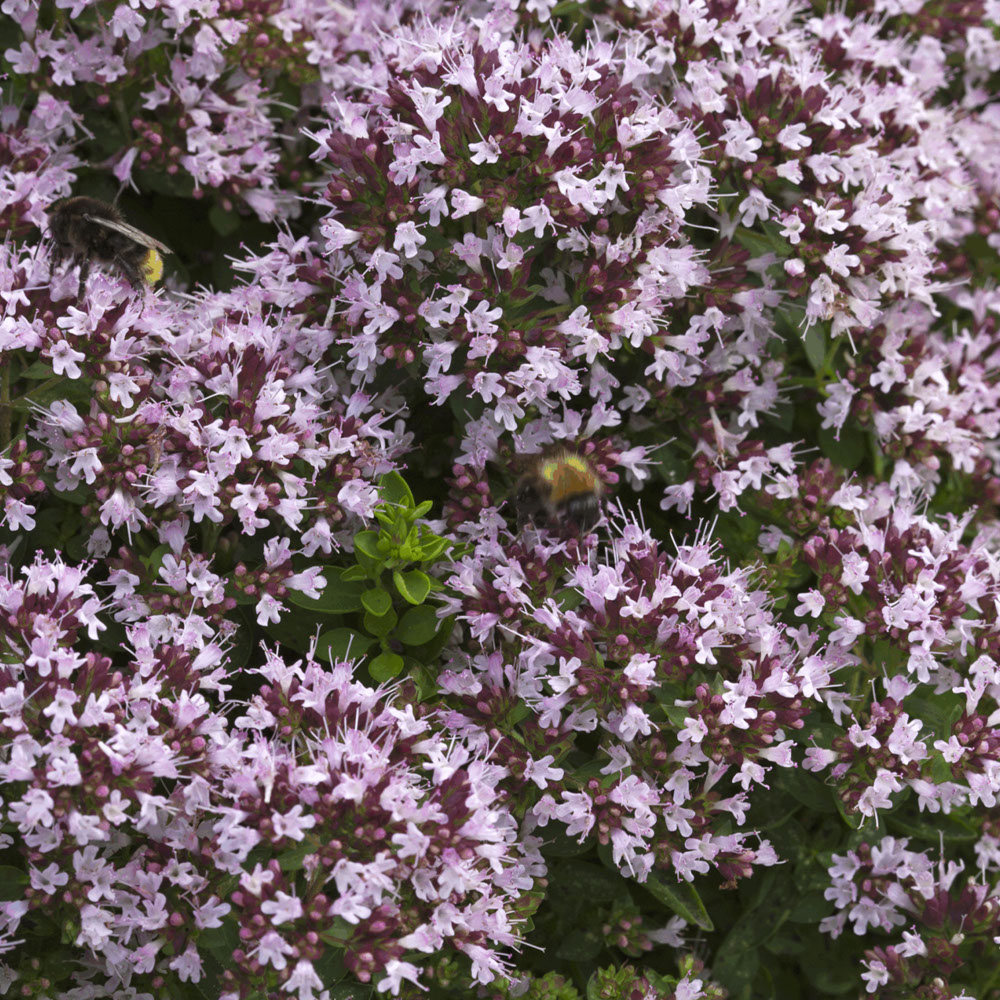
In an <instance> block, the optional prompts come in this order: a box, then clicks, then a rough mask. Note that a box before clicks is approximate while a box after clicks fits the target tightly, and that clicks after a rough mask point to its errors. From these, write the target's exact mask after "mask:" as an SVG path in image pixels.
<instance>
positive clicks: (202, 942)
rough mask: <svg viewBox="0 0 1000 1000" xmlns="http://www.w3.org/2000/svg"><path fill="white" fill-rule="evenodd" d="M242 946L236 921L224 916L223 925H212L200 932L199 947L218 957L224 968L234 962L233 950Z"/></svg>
mask: <svg viewBox="0 0 1000 1000" xmlns="http://www.w3.org/2000/svg"><path fill="white" fill-rule="evenodd" d="M239 946H240V936H239V933H238V932H237V930H236V924H235V922H234V921H231V920H226V919H225V918H223V920H222V925H221V926H219V927H211V928H209V929H208V930H204V931H201V932H200V933H199V934H198V947H199V948H204V949H205V950H206V951H207V952H208V953H209V954H210V955H212V956H213V957H214V958H216V959H217V960H218V962H219V964H220V965H221V966H222V967H223V968H226V969H227V968H229V966H230V965H232V962H233V952H234V951H235V950H236V949H237V948H239Z"/></svg>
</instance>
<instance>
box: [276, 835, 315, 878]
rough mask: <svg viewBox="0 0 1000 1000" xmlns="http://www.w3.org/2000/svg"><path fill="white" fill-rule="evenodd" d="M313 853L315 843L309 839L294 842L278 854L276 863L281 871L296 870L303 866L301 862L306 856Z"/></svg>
mask: <svg viewBox="0 0 1000 1000" xmlns="http://www.w3.org/2000/svg"><path fill="white" fill-rule="evenodd" d="M315 853H316V847H315V845H314V844H312V843H310V842H309V841H305V842H304V843H301V844H296V845H295V846H294V847H293V848H291V849H290V850H288V851H283V852H282V853H281V854H279V855H278V864H279V865H280V866H281V870H282V871H283V872H297V871H300V870H301V869H302V868H303V867H304V865H303V862H304V861H305V859H306V857H307V856H308V855H310V854H315Z"/></svg>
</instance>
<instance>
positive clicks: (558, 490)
mask: <svg viewBox="0 0 1000 1000" xmlns="http://www.w3.org/2000/svg"><path fill="white" fill-rule="evenodd" d="M603 495H604V483H602V482H601V479H600V477H599V476H598V475H597V473H596V472H595V470H594V468H593V466H592V465H591V464H590V462H588V461H587V460H586V459H585V458H584V457H583V456H582V455H579V454H577V453H576V452H575V451H569V450H568V449H566V448H560V449H558V450H556V451H553V452H549V453H547V454H542V455H538V456H535V459H534V462H533V464H532V466H531V468H529V470H528V471H527V472H526V473H525V474H524V475H523V476H521V478H520V479H519V480H518V481H517V485H516V486H515V487H514V508H515V510H516V512H517V526H518V528H519V529H520V528H524V527H525V526H526V525H528V524H533V525H534V526H535V527H537V528H548V529H549V530H550V531H551V532H553V534H564V533H565V532H566V529H567V528H569V529H570V530H571V531H572V530H574V529H575V530H577V531H580V532H587V531H590V529H591V528H593V527H594V525H595V524H597V522H598V520H599V519H600V516H601V497H602V496H603Z"/></svg>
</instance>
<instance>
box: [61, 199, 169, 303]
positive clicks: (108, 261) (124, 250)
mask: <svg viewBox="0 0 1000 1000" xmlns="http://www.w3.org/2000/svg"><path fill="white" fill-rule="evenodd" d="M49 236H50V237H51V238H52V241H53V243H54V244H55V252H54V257H55V258H56V260H57V261H62V260H66V259H70V260H72V261H73V263H75V264H79V265H80V288H81V290H82V289H83V288H84V287H85V286H86V283H87V276H88V274H89V273H90V265H91V262H93V261H96V262H97V263H98V264H103V265H106V266H108V267H110V268H112V269H114V270H116V271H118V273H119V274H121V275H122V276H123V277H124V278H126V279H127V281H128V282H129V284H131V285H132V287H133V288H143V287H144V286H145V285H146V284H147V283H148V284H152V283H153V282H155V280H156V279H157V278H158V277H159V274H160V273H161V271H162V267H163V264H162V261H161V260H160V257H159V253H158V252H157V251H161V252H163V253H170V250H168V249H167V247H165V246H164V245H163V244H162V243H160V241H159V240H154V239H153V237H152V236H148V235H147V234H146V233H144V232H142V231H141V230H139V229H136V228H135V227H134V226H130V225H129V224H128V223H127V222H126V221H125V220H124V219H123V218H122V214H121V212H119V211H118V209H117V208H115V206H114V205H109V204H107V202H103V201H98V200H97V199H96V198H86V197H77V198H66V199H65V200H63V201H59V202H56V203H55V204H54V205H52V206H51V207H50V208H49Z"/></svg>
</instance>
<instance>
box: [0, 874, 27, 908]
mask: <svg viewBox="0 0 1000 1000" xmlns="http://www.w3.org/2000/svg"><path fill="white" fill-rule="evenodd" d="M27 886H28V873H27V872H25V871H22V870H21V869H20V868H13V867H12V866H11V865H0V899H2V900H4V901H8V900H14V899H21V898H22V897H23V896H24V890H25V889H26V888H27Z"/></svg>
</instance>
